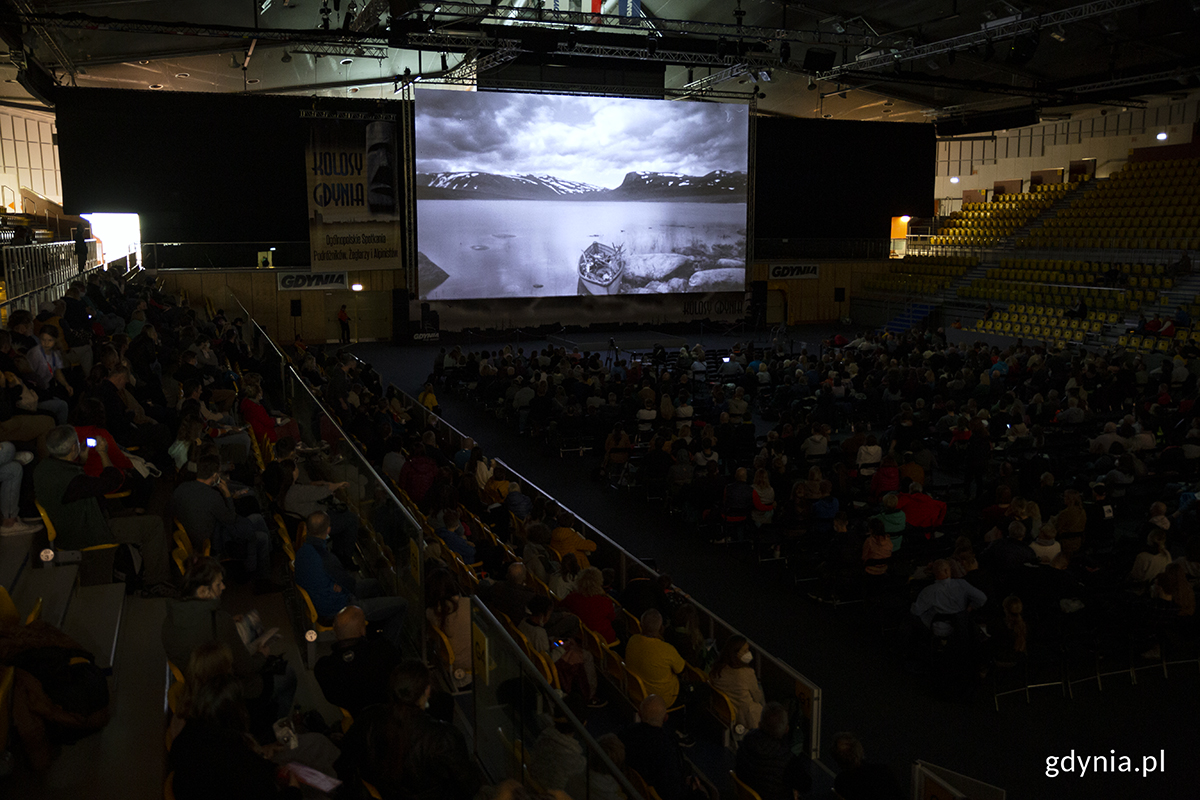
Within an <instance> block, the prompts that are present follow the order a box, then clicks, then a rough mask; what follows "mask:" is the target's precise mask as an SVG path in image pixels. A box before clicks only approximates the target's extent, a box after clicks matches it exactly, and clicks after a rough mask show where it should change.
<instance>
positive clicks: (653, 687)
mask: <svg viewBox="0 0 1200 800" xmlns="http://www.w3.org/2000/svg"><path fill="white" fill-rule="evenodd" d="M641 623H642V632H641V633H635V634H634V635H633V636H631V637H630V638H629V644H627V645H626V646H625V667H626V668H627V669H628V670H629V671H630V672H632V673H633V674H634V675H637V676H638V677H639V678H641V679H642V680H643V681H644V682H645V684H646V693H647V694H656V695H658V696H659V697H661V698H662V699H663V701H664V702H665V703H666V704H667V707H668V708H670V707H671V706H673V705H675V700H676V699H677V698H678V697H679V677H678V676H679V673H681V672H683V669H684V665H685V664H686V662H685V661H684V660H683V656H681V655H679V651H678V650H676V649H675V647H674V645H670V644H668V643H666V642H664V641H663V638H662V628H663V618H662V614H661V613H660V612H659V611H658V610H657V609H653V608H652V609H650V610H649V611H647V612H645V613H644V614H642V619H641Z"/></svg>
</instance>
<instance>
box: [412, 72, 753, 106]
mask: <svg viewBox="0 0 1200 800" xmlns="http://www.w3.org/2000/svg"><path fill="white" fill-rule="evenodd" d="M418 81H419V82H420V83H422V84H426V83H434V84H445V85H450V86H476V87H477V88H478V89H480V90H481V91H489V92H490V91H495V92H524V93H529V94H568V95H597V96H608V97H652V98H662V97H666V98H670V99H686V98H687V97H688V96H690V94H691V93H684V92H683V90H682V89H671V88H663V89H658V88H652V87H646V86H605V85H601V84H583V83H539V82H534V81H505V82H504V85H503V86H489V85H483V86H478V85H477V83H476V81H474V80H471V81H466V80H463V79H461V78H456V77H451V76H450V75H443V76H435V77H422V76H419V75H405V76H401V77H400V78H397V79H396V83H397V93H399V92H400V91H401V90H403V89H404V87H406V86H408V85H411V84H414V83H417V82H418ZM752 96H753V95H752V94H751V93H750V92H728V91H726V92H719V91H714V92H711V93H709V94H706V95H705V97H707V98H713V99H717V100H729V101H734V102H742V103H747V102H750V100H751V98H752Z"/></svg>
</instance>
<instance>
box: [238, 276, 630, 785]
mask: <svg viewBox="0 0 1200 800" xmlns="http://www.w3.org/2000/svg"><path fill="white" fill-rule="evenodd" d="M231 296H232V297H233V301H234V302H235V303H237V304H238V306H239V307H240V308H241V309H242V312H243V313H244V314H245V319H247V320H248V321H249V322H250V323H251V324H252V325H253V326H254V330H255V332H256V335H258V336H261V337H262V338H264V339H265V340H266V342H267V344H269V345H270V346H271V349H272V350H274V351H275V353H276V354H277V355H278V356H279V358H280V359H281V363H282V364H284V365H285V370H286V371H287V372H290V373H291V375H292V377H293V378H294V379H295V381H296V382H297V383H298V384H299V385H300V386H302V387H303V388H304V391H305V393H306V394H307V395H308V396H309V398H310V399H311V400H312V402H313V403H314V404H315V405H316V408H317V409H318V410H319V411H320V412H321V414H322V415H323V416H324V417H325V418H326V419H327V420H328V421H329V423H330V424H331V425H332V426H333V428H334V430H335V431H337V433H338V435H339V436H340V437H341V438H342V441H343V443H344V444H345V445H346V446H347V447H349V448H350V449H351V450H353V451H354V453H355V454H356V455H357V456H358V461H359V462H360V463H361V464H363V465H364V466H365V467H366V468H367V472H368V477H369V478H371V479H372V480H374V481H375V483H376V485H377V486H378V487H379V488H382V489H383V491H384V492H385V494H386V495H387V497H388V498H389V499H390V500H391V501H392V503H393V504H394V505H395V506H396V507H397V508H399V509H400V511H401V513H402V514H403V515H404V517H405V518H406V519H407V520H408V521H409V522H410V523H411V524H412V526H413V528H414V530H416V531H418V532H420V531H421V524H420V523H419V522H417V520H416V518H415V517H413V515H412V512H410V511H409V510H408V507H407V506H405V504H404V503H402V502H401V501H400V498H399V497H398V496H397V495H396V494H395V492H393V491H392V489H391V486H390V483H389V482H388V481H386V480H384V478H383V477H382V476H381V475H380V474H379V473H378V472H377V471H376V470H375V467H374V466H372V465H371V463H370V461H369V460H368V459H367V457H366V455H365V454H364V453H363V452H362V451H361V450H359V449H358V447H357V445H355V444H354V440H353V439H351V438H350V436H349V435H348V434H347V433H346V432H345V430H343V429H342V427H341V425H340V424H339V423H338V421H337V419H336V417H335V416H334V415H333V414H332V413H330V411H329V409H328V408H326V407H325V404H324V403H322V402H321V400H320V398H318V397H317V396H316V395H315V394H313V392H312V390H311V389H310V388H309V386H308V384H307V383H305V382H304V380H303V378H302V377H301V376H300V373H299V372H297V371H296V368H295V366H293V365H292V364H291V363H290V362H291V359H290V358H289V357H288V356H287V354H286V353H284V352H283V351H282V350H280V349H279V347H278V346H277V345H276V344H275V342H274V341H273V340H272V339H271V337H270V336H268V335H267V333H266V331H265V330H264V329H263V327H262V326H261V325H259V324H258V321H257V320H255V319H254V318H253V316H251V314H250V312H249V310H248V309H247V308H246V306H245V305H244V304H243V303H242V301H241V300H240V299H239V298H238V297H237V296H236V295H233V294H232V293H231ZM414 402H415V401H414ZM417 405H418V406H419V404H417ZM439 419H440V418H439ZM446 427H447V428H448V429H450V430H453V431H454V432H455V433H457V434H458V435H459V436H460V437H461V436H462V434H461V432H459V431H458V430H457V429H456V428H454V427H453V426H452V425H450V424H449V423H446ZM463 438H465V437H463ZM418 542H419V545H418V546H419V547H420V549H421V552H422V554H424V551H425V543H424V540H423V538H422V537H420V536H418ZM421 562H422V563H421V564H419V565H418V570H419V572H418V575H417V583H418V585H420V586H422V587H423V586H424V563H423V562H424V558H422V559H421ZM471 607H472V608H473V609H475V610H477V611H478V612H479V613H480V614H482V615H483V616H484V617H485V618H486V619H487V621H488V622H489V624H490V625H491V626H492V627H493V629H494V630H496V631H497V632H498V634H499V636H498V640H499V641H500V642H502V643H503V645H504V647H505V648H507V649H508V650H509V651H510V652H511V654H512V655H514V656H515V657H516V659H517V661H518V663H520V664H521V667H522V673H523V677H524V678H525V679H526V680H530V681H532V682H533V683H534V685H535V686H536V687H537V688H538V689H539V690H540V691H541V692H542V694H543V695H545V696H546V697H548V698H550V699H551V700H552V702H554V704H555V705H557V706H558V707H559V710H560V711H561V712H565V714H566V718H567V719H569V720H570V721H571V724H572V725H574V726H575V728H576V732H577V733H578V734H580V735H581V736H586V737H587V739H588V740H591V742H592V744H593V745H594V746H593V747H591V748H590V749H591V750H592V751H593V752H592V753H590V755H591V756H593V757H594V756H597V755H598V756H599V757H600V758H601V763H602V764H603V765H604V766H605V768H606V769H607V770H608V771H609V773H610V774H611V775H612V776H613V777H614V778H616V780H617V782H618V783H619V784H620V786H621V789H622V790H623V791H624V792H625V793H626V796H627V797H635V798H636V797H639V796H640V795H638V793H637V792H636V791H635V790H634V788H633V786H632V785H631V784H630V783H629V782H628V780H627V779H626V778H625V776H624V774H623V773H622V772H621V771H620V770H619V769H618V768H617V766H616V765H615V764H613V762H612V761H611V760H610V759H609V758H608V756H607V754H605V753H604V750H603V748H601V747H599V746H598V745H595V742H594V739H592V737H591V734H590V733H588V731H587V729H586V728H585V727H584V725H583V723H582V722H580V721H579V719H578V718H577V717H576V716H575V715H574V714H572V713H571V710H570V709H569V708H567V706H566V704H565V703H564V702H563V700H562V698H561V696H560V695H559V693H558V692H557V691H556V690H555V689H554V688H553V687H552V686H551V685H550V684H549V683H548V682H547V681H546V679H545V678H544V677H543V676H542V674H541V672H540V670H538V668H537V667H535V666H534V664H533V662H532V661H530V660H529V657H528V656H526V655H525V653H524V652H523V651H522V650H521V648H520V647H519V646H518V645H517V643H516V642H515V641H514V640H513V638H512V636H511V635H510V634H509V633H508V631H507V630H505V628H504V626H503V625H501V624H500V622H499V621H498V620H497V619H496V617H495V615H493V614H492V612H491V611H490V610H488V608H487V606H486V605H485V604H484V603H483V602H482V601H479V600H478V598H475V602H472V603H471ZM472 627H473V628H474V626H472ZM474 635H475V631H474V630H472V636H474ZM421 636H422V648H424V636H425V634H424V627H422V634H421ZM474 734H475V736H476V737H478V736H479V735H480V732H479V731H474ZM589 766H590V762H589Z"/></svg>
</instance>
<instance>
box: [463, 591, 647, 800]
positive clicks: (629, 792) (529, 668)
mask: <svg viewBox="0 0 1200 800" xmlns="http://www.w3.org/2000/svg"><path fill="white" fill-rule="evenodd" d="M471 608H472V609H474V610H477V611H478V612H479V613H480V614H481V615H482V616H483V617H484V618H485V619H486V620H487V622H488V624H489V625H490V626H492V628H493V629H494V630H495V631H497V632H498V633H499V634H500V636H499V637H498V638H499V640H500V641H501V642H502V643H503V644H504V646H505V647H506V648H507V649H508V650H509V651H510V655H514V656H516V659H517V662H518V663H519V664H520V665H521V671H522V673H523V676H524V677H525V679H526V680H529V681H530V682H532V683H533V684H534V686H535V687H536V688H537V690H538V691H539V692H541V694H542V695H543V696H544V697H547V698H549V699H550V700H551V701H552V702H553V703H554V705H556V706H557V707H558V711H559V712H560V713H563V714H564V716H565V717H566V719H567V720H569V721H570V723H571V724H572V725H574V726H575V732H576V733H577V734H578V735H580V736H581V737H586V739H584V741H590V743H591V745H592V747H589V750H593V752H591V753H589V754H588V755H590V756H599V757H600V759H601V763H602V764H603V765H604V767H605V768H606V769H607V770H608V771H609V774H610V775H611V776H612V777H614V778H616V780H617V783H618V784H619V785H620V787H621V790H622V791H623V792H624V793H625V796H626V797H641V795H640V794H639V793H638V792H637V791H636V790H634V788H633V785H632V784H631V783H630V782H629V780H628V778H626V777H625V773H624V771H622V770H621V769H619V768H618V767H617V765H616V764H614V763H613V762H612V760H611V759H610V758H609V757H608V754H607V753H605V752H604V748H602V747H600V746H599V744H596V742H595V739H594V738H593V737H592V735H591V733H590V732H589V731H588V730H587V728H586V727H584V724H583V723H582V722H580V720H579V718H578V717H576V716H575V714H574V713H572V712H571V709H570V708H568V707H567V704H566V703H565V702H563V696H562V693H561V692H559V691H558V690H557V689H555V688H554V687H553V686H551V685H550V683H549V682H548V681H547V680H546V678H545V676H544V675H542V671H541V670H540V669H538V668H537V667H535V666H534V664H533V662H532V661H530V660H529V656H527V655H525V651H523V650H522V649H521V648H520V647H518V646H517V643H516V642H515V641H514V640H513V638H512V636H511V635H510V634H509V632H508V630H507V629H506V628H505V627H504V626H503V625H502V624H501V623H500V621H499V620H498V619H496V616H495V615H494V614H493V613H492V612H491V611H490V610H489V609H488V607H487V606H486V605H485V604H484V603H482V602H472V603H471ZM471 627H472V631H471V636H472V645H474V636H475V630H474V628H475V626H474V625H472V626H471ZM485 667H486V665H485ZM599 668H600V667H599V665H597V669H599ZM475 680H476V681H479V680H482V678H481V676H479V675H476V676H475ZM478 735H479V734H478V731H476V736H478ZM585 771H591V763H590V761H589V764H588V766H587V767H586V768H585ZM589 786H590V781H589ZM643 800H645V799H644V798H643Z"/></svg>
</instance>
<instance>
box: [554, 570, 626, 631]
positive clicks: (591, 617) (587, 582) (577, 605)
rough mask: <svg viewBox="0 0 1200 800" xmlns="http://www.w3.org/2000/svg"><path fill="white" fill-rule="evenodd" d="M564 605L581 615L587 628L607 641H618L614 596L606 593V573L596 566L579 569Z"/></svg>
mask: <svg viewBox="0 0 1200 800" xmlns="http://www.w3.org/2000/svg"><path fill="white" fill-rule="evenodd" d="M562 607H563V608H564V609H566V610H567V611H570V612H571V613H572V614H574V615H575V616H577V617H579V621H580V622H582V623H583V624H584V625H585V626H586V627H587V628H589V629H590V630H593V631H595V632H596V633H598V634H600V638H602V639H604V641H605V642H615V641H617V638H618V637H617V632H616V631H615V630H613V621H614V620H616V618H617V609H616V606H615V605H614V604H613V601H612V598H611V597H609V596H608V595H607V594H605V593H604V573H602V572H601V571H600V570H599V569H598V568H596V567H587V568H585V569H582V570H580V571H579V577H578V578H576V579H575V587H574V589H572V591H571V593H570V594H568V595H567V596H566V597H565V598H563V601H562Z"/></svg>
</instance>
